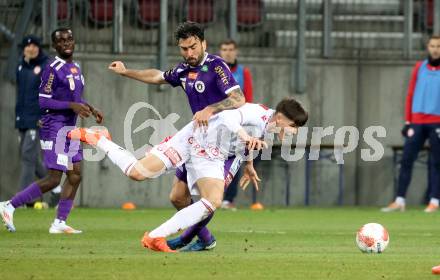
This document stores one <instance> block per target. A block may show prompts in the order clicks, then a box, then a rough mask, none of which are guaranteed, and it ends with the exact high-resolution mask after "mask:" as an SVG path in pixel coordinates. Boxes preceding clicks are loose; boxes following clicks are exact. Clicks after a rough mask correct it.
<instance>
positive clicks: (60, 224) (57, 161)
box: [0, 28, 103, 233]
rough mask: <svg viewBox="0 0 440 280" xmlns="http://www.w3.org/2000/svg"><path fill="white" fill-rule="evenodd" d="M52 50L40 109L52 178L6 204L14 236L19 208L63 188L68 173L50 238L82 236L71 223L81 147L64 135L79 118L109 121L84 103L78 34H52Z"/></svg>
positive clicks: (0, 207) (1, 206)
mask: <svg viewBox="0 0 440 280" xmlns="http://www.w3.org/2000/svg"><path fill="white" fill-rule="evenodd" d="M51 37H52V47H53V48H54V49H55V50H56V52H57V54H58V55H57V56H56V57H55V58H54V59H53V60H51V61H50V62H49V63H48V64H47V65H46V67H45V69H44V71H43V74H42V77H41V84H40V94H39V101H40V108H41V109H42V111H43V114H42V118H41V121H42V126H41V128H40V136H41V137H40V139H41V141H40V142H41V148H42V150H43V155H44V163H45V165H46V167H47V169H48V170H49V172H48V175H47V176H46V177H44V178H42V179H40V180H38V181H36V182H34V183H32V184H30V185H29V186H28V187H26V188H25V189H24V190H23V191H21V192H19V193H17V194H16V195H15V196H14V197H12V199H11V200H10V201H4V202H1V203H0V215H1V218H2V220H3V222H4V224H5V226H6V228H7V229H8V230H9V231H10V232H15V226H14V223H13V214H14V211H15V209H16V208H17V207H20V206H22V205H24V204H26V203H29V202H32V201H33V200H35V199H36V198H37V197H40V196H41V195H42V194H43V193H45V192H48V191H50V190H52V189H53V188H55V187H56V186H58V185H59V183H60V181H61V177H62V175H63V173H66V176H67V178H66V180H65V181H64V184H63V190H62V193H61V197H60V201H59V203H58V209H57V216H56V218H55V220H54V222H53V223H52V225H51V226H50V229H49V233H81V231H80V230H75V229H74V228H72V227H70V226H68V225H67V224H66V219H67V217H68V216H69V213H70V210H71V209H72V205H73V199H74V198H75V194H76V191H77V189H78V187H79V184H80V182H81V165H80V161H81V160H82V149H81V147H80V146H79V142H77V141H71V140H70V139H68V138H67V137H66V135H67V129H66V130H65V132H64V135H63V134H62V133H61V134H60V133H59V131H61V132H62V131H63V130H62V129H63V128H65V127H69V126H70V129H72V126H75V124H76V120H77V117H78V115H79V116H80V117H81V118H87V117H89V116H90V115H93V116H94V117H95V118H96V122H97V123H101V122H102V120H103V115H102V113H101V112H100V111H99V110H97V109H95V108H93V107H92V106H91V105H89V104H87V103H86V102H85V101H84V99H83V98H82V94H83V90H84V76H83V75H82V74H81V69H80V67H79V65H78V64H77V63H75V62H74V61H73V60H72V59H73V52H74V49H75V41H74V38H73V33H72V30H71V29H69V28H58V29H56V30H55V31H54V32H52V36H51Z"/></svg>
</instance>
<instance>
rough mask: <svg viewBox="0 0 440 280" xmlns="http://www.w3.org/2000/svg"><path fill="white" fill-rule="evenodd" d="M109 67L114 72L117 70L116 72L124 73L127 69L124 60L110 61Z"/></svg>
mask: <svg viewBox="0 0 440 280" xmlns="http://www.w3.org/2000/svg"><path fill="white" fill-rule="evenodd" d="M108 69H110V70H112V71H113V72H115V73H116V74H121V75H122V74H124V73H125V71H126V70H127V69H126V68H125V65H124V63H122V61H113V62H112V63H110V65H109V66H108Z"/></svg>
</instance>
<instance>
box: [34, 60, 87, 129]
mask: <svg viewBox="0 0 440 280" xmlns="http://www.w3.org/2000/svg"><path fill="white" fill-rule="evenodd" d="M83 90H84V76H83V75H82V74H81V69H80V67H79V65H78V64H77V63H74V62H72V63H66V61H64V60H62V59H61V58H59V57H55V59H53V60H52V61H50V62H49V63H48V64H47V65H46V68H45V69H44V71H43V74H42V75H41V84H40V94H39V97H40V100H43V101H45V100H44V98H49V99H51V100H46V101H47V103H49V102H51V101H52V100H53V101H52V102H57V104H61V106H58V107H56V106H50V107H49V108H47V107H46V106H44V105H42V104H41V103H42V102H40V106H41V108H42V110H43V116H42V118H41V120H42V122H43V128H42V133H43V136H44V135H47V134H49V135H47V136H52V137H56V134H57V132H58V130H59V129H60V128H61V127H63V126H74V125H75V124H76V119H77V115H76V114H75V112H74V111H73V110H72V109H70V108H69V105H68V104H69V103H70V102H78V103H84V102H83V100H82V94H83Z"/></svg>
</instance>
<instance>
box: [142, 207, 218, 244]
mask: <svg viewBox="0 0 440 280" xmlns="http://www.w3.org/2000/svg"><path fill="white" fill-rule="evenodd" d="M214 211H215V208H214V207H213V206H212V205H211V203H210V202H209V201H208V200H206V199H204V198H202V199H200V200H199V201H197V202H196V203H193V204H191V205H190V206H188V207H185V208H183V209H182V210H180V211H179V212H177V213H176V214H174V216H173V217H171V219H169V220H168V221H166V222H165V223H163V224H162V225H160V226H159V227H158V228H156V229H154V230H153V231H151V232H150V234H149V236H150V237H151V238H156V237H167V236H169V235H171V234H174V233H177V232H178V231H179V230H183V229H186V228H188V227H190V226H192V225H195V224H197V223H198V222H200V221H202V220H204V219H205V218H206V217H208V215H209V214H211V213H212V212H214Z"/></svg>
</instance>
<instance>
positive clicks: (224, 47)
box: [219, 39, 255, 210]
mask: <svg viewBox="0 0 440 280" xmlns="http://www.w3.org/2000/svg"><path fill="white" fill-rule="evenodd" d="M219 52H220V56H221V58H223V59H224V60H225V62H226V63H227V64H228V66H229V68H230V69H231V72H232V75H233V76H234V79H235V80H236V81H237V83H238V84H239V85H240V87H241V89H242V90H243V93H244V97H245V99H246V102H252V101H253V92H252V74H251V72H250V71H249V68H247V67H245V66H243V65H242V64H239V63H238V60H237V55H238V46H237V43H236V42H235V41H234V40H232V39H227V40H225V41H223V42H222V43H220V48H219ZM240 177H241V169H240V171H239V172H237V174H236V175H235V177H234V180H233V181H232V182H231V184H230V185H229V186H228V187H227V189H226V190H225V195H224V198H223V203H222V208H224V209H232V210H235V209H236V208H235V205H234V199H235V197H236V196H237V186H238V183H239V180H240ZM254 202H255V201H254Z"/></svg>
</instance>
